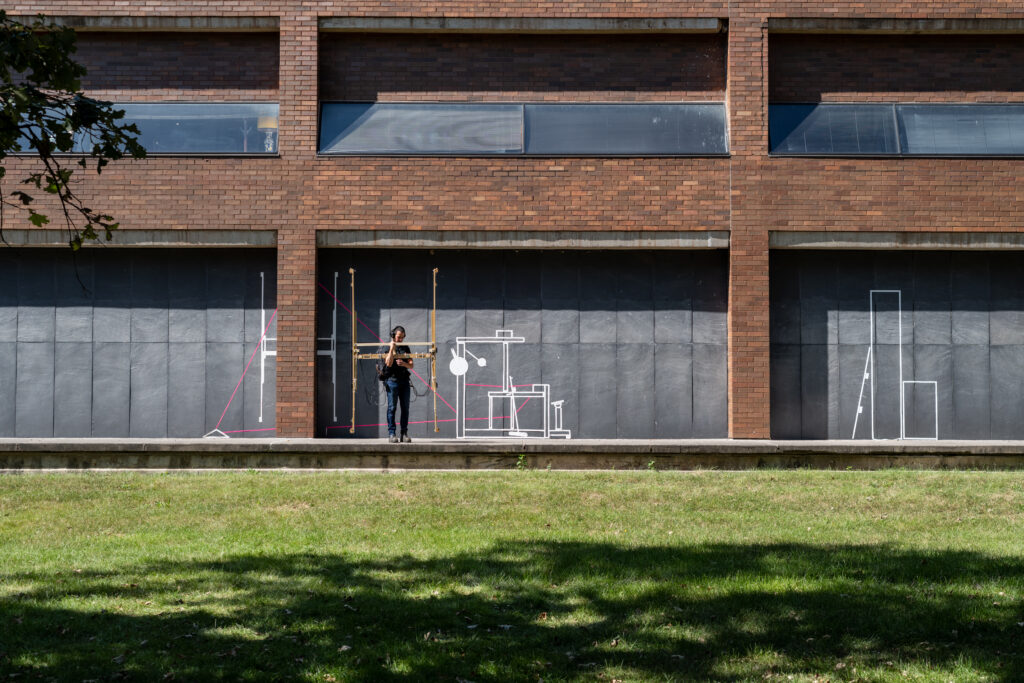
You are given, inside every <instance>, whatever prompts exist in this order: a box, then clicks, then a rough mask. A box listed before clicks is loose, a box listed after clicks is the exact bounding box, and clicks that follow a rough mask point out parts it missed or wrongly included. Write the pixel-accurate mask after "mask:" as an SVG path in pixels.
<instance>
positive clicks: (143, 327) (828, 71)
mask: <svg viewBox="0 0 1024 683" xmlns="http://www.w3.org/2000/svg"><path fill="white" fill-rule="evenodd" d="M4 8H5V9H6V10H7V11H8V12H9V13H10V14H13V15H18V16H30V15H33V14H36V13H39V12H43V13H45V14H47V15H49V16H51V17H54V18H56V19H58V20H59V21H61V22H64V23H67V24H69V25H72V26H74V27H76V28H77V29H78V30H79V31H80V34H79V53H78V56H79V59H80V61H82V62H83V63H84V64H85V65H86V66H87V67H88V69H89V75H88V77H87V79H86V81H85V83H84V87H85V89H86V91H87V92H88V93H90V94H92V95H95V96H98V97H101V98H104V99H108V100H111V101H114V102H117V103H119V104H124V105H126V110H127V111H128V114H129V118H132V119H134V120H137V121H139V122H140V126H141V127H142V128H143V141H144V143H145V144H146V146H147V148H148V149H149V150H150V152H151V154H150V156H149V158H147V159H145V160H139V161H126V162H119V163H117V164H114V165H113V166H112V167H111V168H109V169H108V170H106V171H104V173H103V174H102V175H101V176H99V177H95V176H93V177H89V178H88V179H84V178H83V180H82V183H83V184H82V186H81V187H82V194H83V195H84V196H86V197H88V198H89V199H90V201H91V202H92V203H94V204H95V205H96V206H101V207H102V208H103V210H104V211H106V212H109V213H111V214H113V215H115V216H116V217H117V218H118V220H120V222H121V225H122V230H120V231H119V233H118V235H117V237H116V239H115V245H114V246H110V247H106V248H98V247H97V248H90V249H88V250H86V252H85V254H84V256H82V257H80V258H79V259H78V261H77V262H74V263H73V262H72V261H71V260H70V256H69V255H68V254H67V253H66V251H64V250H60V249H55V248H54V247H53V245H57V244H60V243H62V241H61V239H60V236H59V234H55V233H52V232H50V231H46V230H34V229H26V226H21V225H12V224H8V226H7V228H6V230H5V232H6V234H7V237H8V240H9V241H11V242H12V243H15V244H18V245H20V246H21V247H23V248H21V249H17V250H12V251H9V252H2V253H0V435H4V436H18V437H22V436H25V437H28V436H81V437H86V436H140V437H163V436H202V435H204V434H207V433H214V434H215V435H220V434H228V435H230V436H234V435H246V436H279V437H313V436H317V437H325V436H337V437H341V436H350V435H351V433H350V428H352V427H353V426H354V427H355V435H356V436H376V435H380V434H381V433H382V431H381V430H382V426H381V422H382V419H381V415H382V407H381V406H380V391H379V387H378V384H377V383H376V381H375V376H374V373H373V362H372V361H367V360H360V361H358V362H356V363H355V367H356V371H355V379H356V383H355V389H353V372H352V368H353V362H352V353H351V345H352V342H353V339H352V330H353V329H355V330H356V339H355V341H357V342H358V343H361V344H366V345H368V346H371V347H372V346H374V345H376V344H378V343H380V340H381V339H386V336H387V333H388V332H389V330H390V328H391V327H392V326H393V325H395V324H403V325H404V326H405V327H406V328H407V330H408V333H409V339H411V340H416V341H422V342H429V341H430V334H431V311H436V338H437V354H438V355H437V360H438V362H437V370H438V372H437V376H438V388H437V392H436V395H437V398H438V399H439V403H438V406H439V407H438V409H437V417H438V429H439V430H440V431H439V432H437V433H439V434H440V435H442V436H448V437H452V436H456V435H458V436H466V437H469V436H474V435H476V436H483V437H501V436H508V435H510V434H527V435H530V436H537V435H541V436H545V435H546V436H570V435H571V436H572V437H573V438H576V437H583V438H696V437H733V438H743V439H749V438H842V439H849V438H856V439H868V438H936V437H938V438H980V439H986V438H1011V439H1020V438H1024V420H1021V419H1020V417H1019V416H1020V414H1021V411H1022V409H1024V392H1021V391H1020V389H1019V388H1020V387H1021V386H1022V384H1024V287H1022V286H1018V281H1019V280H1020V278H1021V277H1022V276H1021V272H1022V271H1024V269H1022V268H1021V265H1022V263H1024V262H1022V260H1021V255H1020V251H1018V250H1019V249H1022V248H1024V230H1022V225H1024V221H1022V219H1024V209H1022V205H1021V201H1020V200H1021V196H1022V190H1021V180H1022V179H1024V160H1022V158H1021V157H1024V79H1022V77H1021V75H1020V70H1019V68H1017V65H1018V64H1019V63H1020V62H1021V60H1022V58H1024V40H1022V37H1024V9H1022V8H1021V7H1019V6H1017V5H1015V4H1013V3H1006V2H996V1H991V2H975V3H954V2H945V1H942V2H940V1H938V0H935V1H926V2H885V3H883V2H877V1H874V0H867V1H865V2H844V1H839V2H833V3H827V4H823V3H809V2H784V1H779V2H771V1H766V0H761V1H753V0H751V1H746V0H733V1H732V2H672V1H669V2H658V3H646V2H619V1H615V0H612V1H608V2H604V1H602V2H596V1H595V2H592V1H589V0H584V1H579V2H575V1H574V2H559V3H534V2H521V1H518V0H515V1H511V2H493V1H490V0H474V1H469V0H453V1H451V2H443V3H420V2H413V1H399V2H391V3H378V2H324V1H320V2H312V1H311V2H302V1H298V0H296V1H294V2H288V1H284V2H275V3H260V2H248V3H237V2H227V1H223V2H222V1H220V0H204V1H202V2H198V1H191V0H180V1H178V0H167V1H166V2H160V3H143V4H135V5H133V6H131V7H129V6H126V5H125V4H124V3H121V2H113V1H110V2H107V1H105V0H91V1H90V2H82V1H77V0H67V1H57V0H47V1H46V2H8V3H5V4H4ZM11 161H12V163H10V164H8V168H9V174H10V175H9V177H12V178H16V177H18V174H19V173H21V172H25V171H27V170H28V169H30V168H31V164H32V161H31V159H28V158H22V159H17V160H11ZM435 268H436V269H437V270H438V274H437V280H436V283H437V286H436V306H435V303H434V302H435V299H434V296H435V288H434V280H433V275H432V271H433V269H435ZM350 269H352V270H354V271H355V274H354V275H353V274H352V273H350ZM353 277H354V279H355V280H354V281H355V288H354V291H355V308H356V313H357V315H356V318H357V319H356V320H355V323H354V324H353V318H352V314H351V308H352V288H351V283H352V278H353ZM78 279H82V280H83V281H84V282H85V283H86V286H85V287H84V288H83V287H82V286H81V285H79V284H78ZM1019 284H1020V285H1024V282H1020V283H1019ZM460 339H461V340H462V341H461V342H460V341H459V340H460ZM512 339H514V340H517V341H509V340H512ZM488 340H489V341H488ZM474 345H476V346H474ZM423 348H424V349H425V348H426V347H423ZM363 350H364V351H366V352H369V351H372V349H371V348H364V349H363ZM503 353H504V354H506V355H505V356H502V354H503ZM480 358H483V359H484V360H483V362H480V360H479V359H480ZM427 365H428V362H427V359H422V360H421V361H419V362H417V367H416V369H417V370H418V371H419V372H420V373H421V374H422V376H423V377H422V378H421V379H419V380H417V381H418V382H419V384H416V385H415V386H414V388H416V389H417V394H418V396H417V398H418V399H419V400H417V401H415V402H414V418H413V419H414V422H417V423H422V424H416V425H414V436H416V435H419V436H429V435H433V434H435V432H434V429H433V426H434V421H433V417H434V413H433V405H434V395H433V394H431V393H430V390H429V386H428V384H429V381H428V380H429V372H428V370H427V369H426V368H427ZM353 395H355V402H354V409H353V400H352V396H353ZM353 415H355V420H354V421H353V420H352V416H353ZM474 430H476V431H474ZM537 430H540V431H537Z"/></svg>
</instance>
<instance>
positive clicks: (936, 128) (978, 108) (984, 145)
mask: <svg viewBox="0 0 1024 683" xmlns="http://www.w3.org/2000/svg"><path fill="white" fill-rule="evenodd" d="M897 112H898V114H899V121H900V145H901V147H902V150H903V153H904V154H915V155H917V154H919V155H943V156H967V155H971V154H980V155H984V156H1018V155H1024V105H1020V104H980V105H963V104H954V105H941V104H925V105H922V104H901V105H897Z"/></svg>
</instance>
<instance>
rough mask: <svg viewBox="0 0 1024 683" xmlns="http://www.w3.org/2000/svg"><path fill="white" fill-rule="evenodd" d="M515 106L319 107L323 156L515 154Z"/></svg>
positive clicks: (518, 118) (518, 128)
mask: <svg viewBox="0 0 1024 683" xmlns="http://www.w3.org/2000/svg"><path fill="white" fill-rule="evenodd" d="M522 111H523V107H522V105H519V104H404V103H402V104H368V103H362V104H355V103H327V104H324V105H323V106H322V108H321V117H320V151H321V152H322V153H325V154H519V153H521V152H522V149H523V142H522V140H523V129H522V118H523V114H522Z"/></svg>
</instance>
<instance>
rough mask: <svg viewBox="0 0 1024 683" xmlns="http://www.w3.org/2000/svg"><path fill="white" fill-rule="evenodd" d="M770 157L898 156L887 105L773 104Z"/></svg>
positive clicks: (770, 113) (894, 130)
mask: <svg viewBox="0 0 1024 683" xmlns="http://www.w3.org/2000/svg"><path fill="white" fill-rule="evenodd" d="M768 137H769V146H770V148H771V153H772V154H799V155H803V154H807V155H813V154H826V155H829V154H835V155H861V154H863V155H886V154H899V151H900V150H899V146H898V141H897V136H896V119H895V117H894V116H893V105H891V104H773V105H771V106H770V107H769V122H768Z"/></svg>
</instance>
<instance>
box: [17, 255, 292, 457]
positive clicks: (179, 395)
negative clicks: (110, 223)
mask: <svg viewBox="0 0 1024 683" xmlns="http://www.w3.org/2000/svg"><path fill="white" fill-rule="evenodd" d="M275 307H276V263H275V256H274V253H273V252H272V251H270V250H173V249H151V250H144V249H110V248H107V249H104V248H91V249H85V250H83V251H81V252H79V253H78V254H76V255H74V256H72V254H71V252H70V251H69V250H66V249H22V248H16V249H8V248H5V249H0V435H2V436H16V437H49V436H56V437H89V436H94V437H168V436H171V437H199V436H202V435H203V434H205V433H207V432H209V431H211V430H213V429H214V428H215V427H218V426H219V428H220V430H221V431H223V432H227V433H230V434H232V435H237V436H242V435H244V436H250V437H256V436H273V427H274V403H275V401H274V387H275V376H274V367H275V363H274V356H273V355H264V354H261V353H259V352H258V351H257V349H258V347H259V346H260V344H259V342H260V339H261V337H262V336H263V332H264V329H267V325H268V323H269V329H268V330H267V331H268V334H267V337H268V339H271V340H272V339H273V338H274V337H275V336H276V334H275V330H276V320H275V321H271V317H272V315H273V312H274V309H275ZM261 311H262V315H261ZM265 348H266V350H268V351H272V350H273V349H274V348H275V344H274V342H273V341H269V342H268V343H267V345H266V347H265ZM254 352H255V355H254ZM250 359H252V360H251V363H250V362H249V361H250ZM247 364H248V365H249V369H248V371H246V370H245V368H246V366H247ZM261 371H262V372H261ZM243 372H244V374H245V378H244V380H243V381H242V382H241V384H239V380H240V379H241V378H242V375H243ZM261 375H262V376H261ZM236 387H237V391H236ZM261 388H262V396H263V402H262V405H261V403H260V395H261ZM233 394H234V398H232V395H233ZM261 407H262V418H263V419H262V421H261V420H260V415H261ZM225 409H226V410H225Z"/></svg>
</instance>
